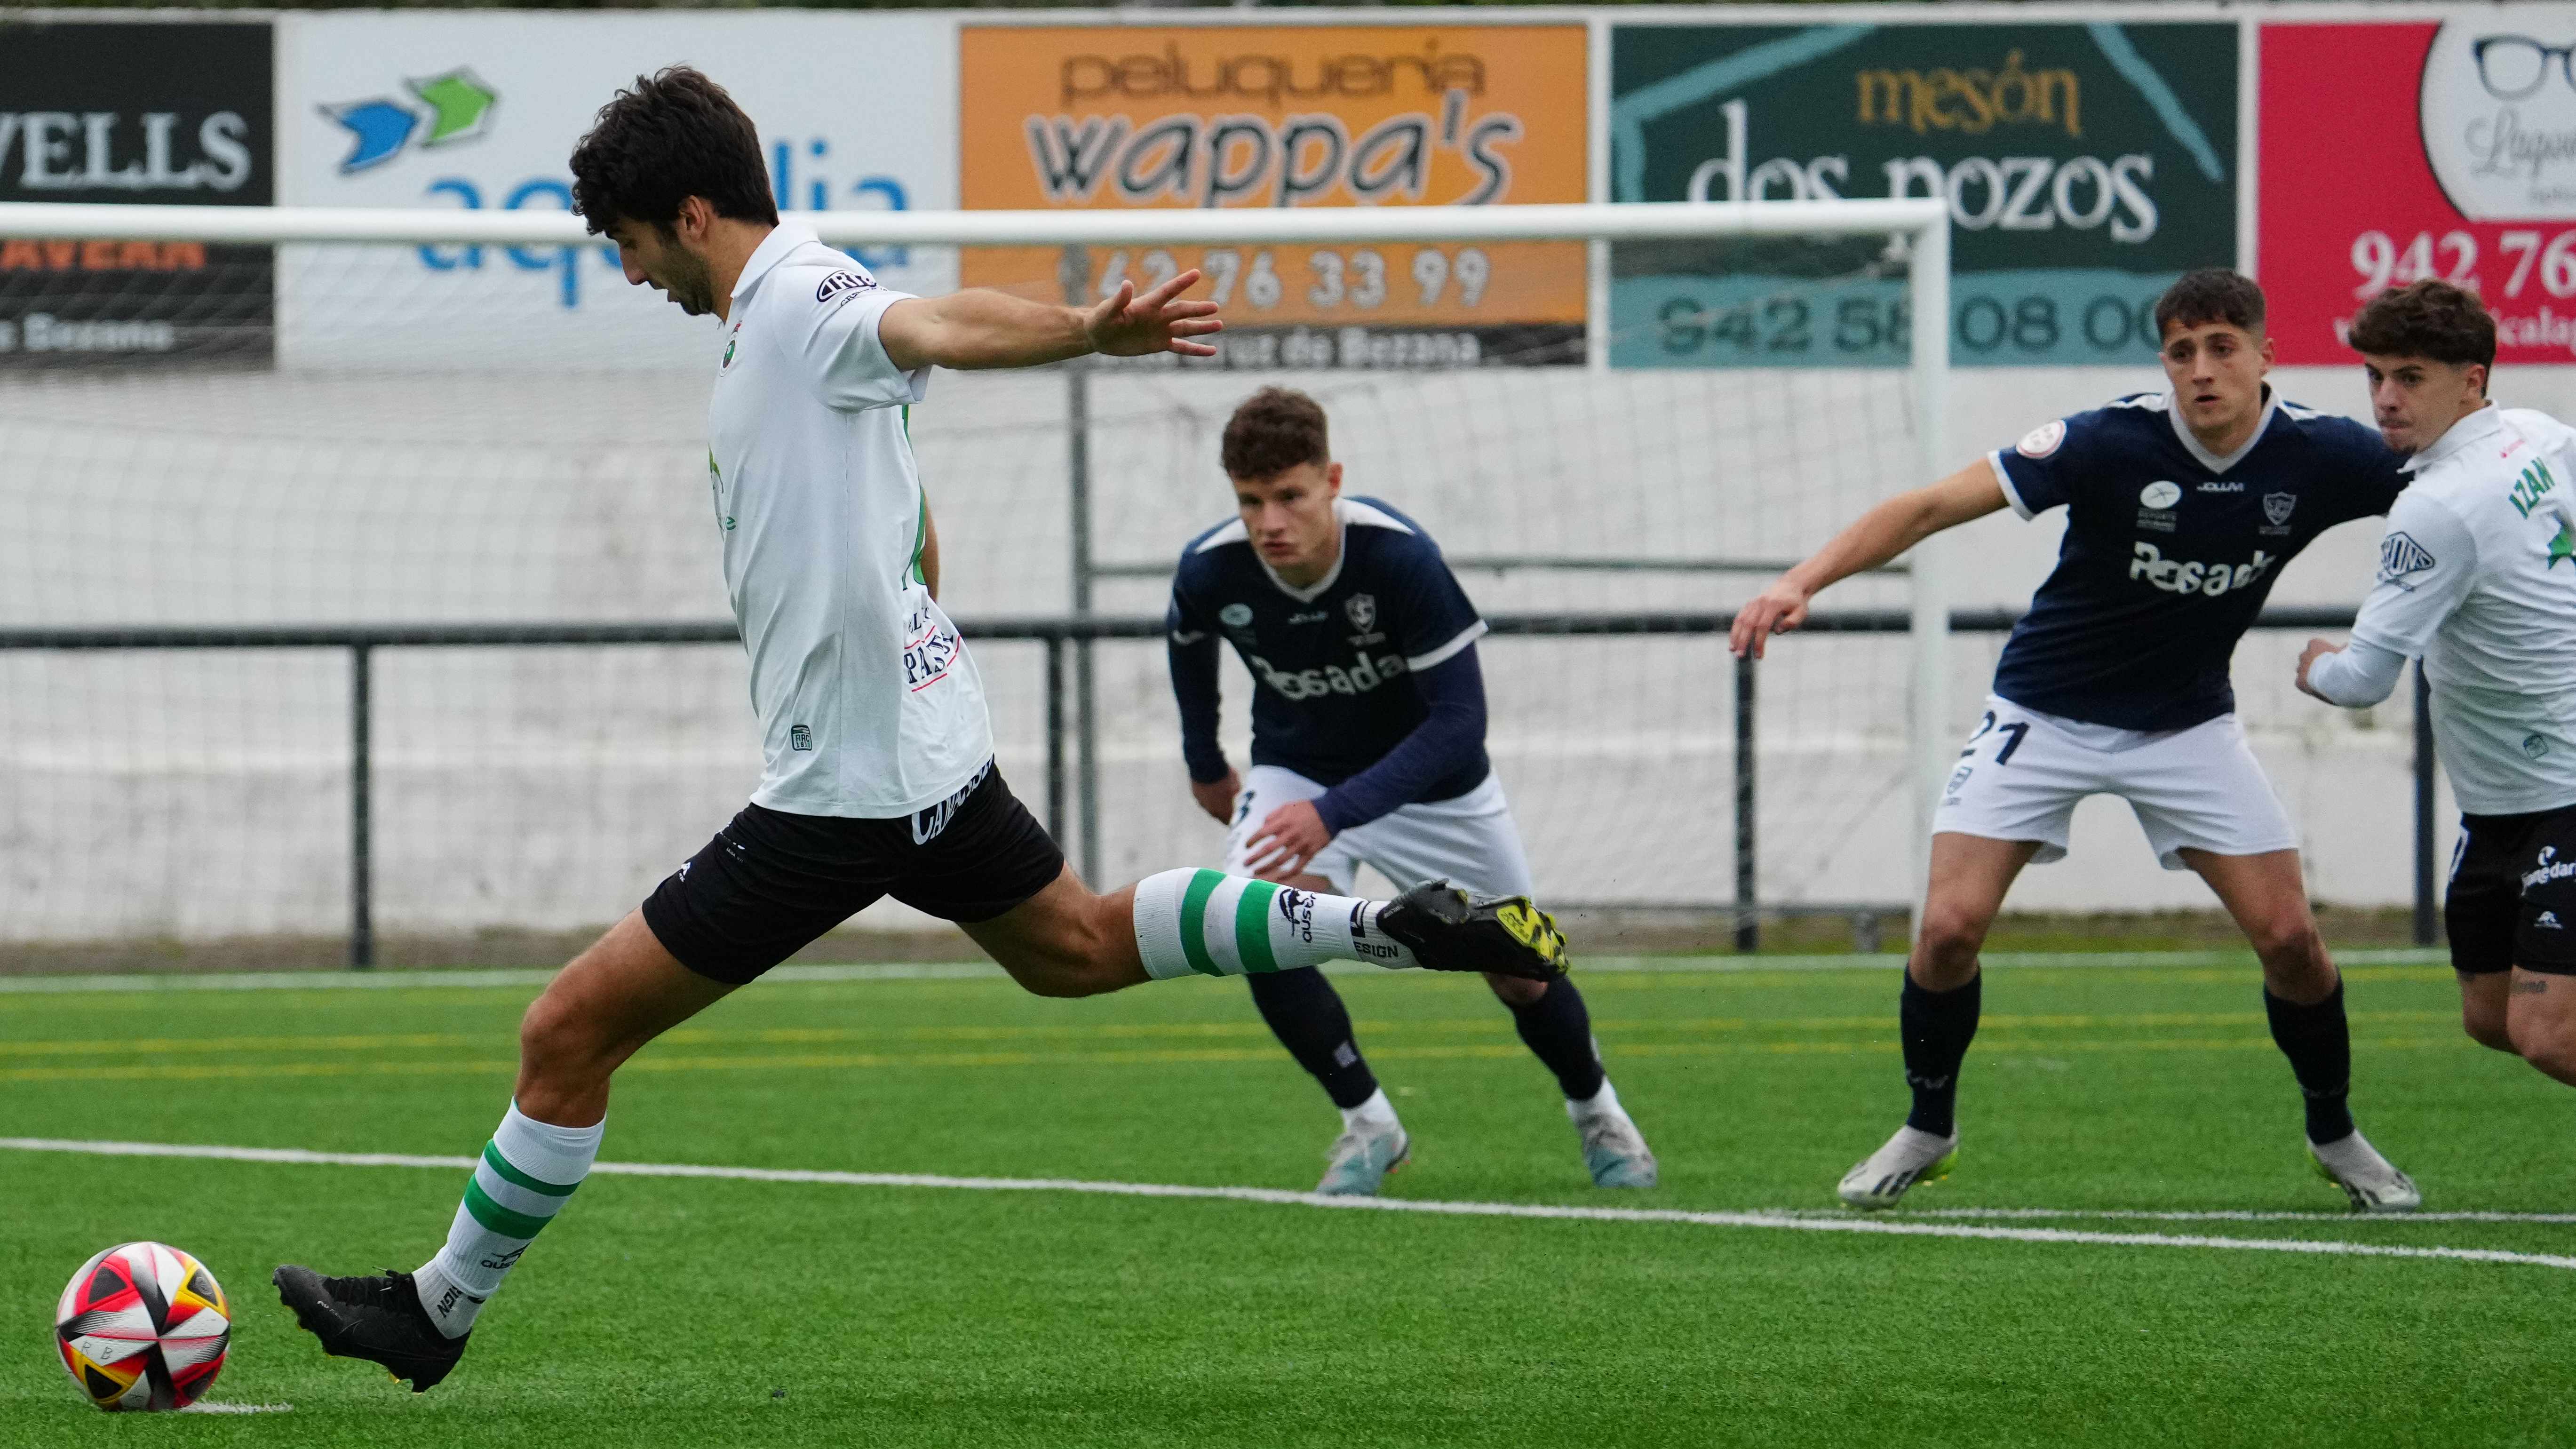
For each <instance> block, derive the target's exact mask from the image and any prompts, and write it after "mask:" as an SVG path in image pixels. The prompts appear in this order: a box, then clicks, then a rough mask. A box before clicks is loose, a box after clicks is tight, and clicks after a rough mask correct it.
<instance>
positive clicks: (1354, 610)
mask: <svg viewBox="0 0 2576 1449" xmlns="http://www.w3.org/2000/svg"><path fill="white" fill-rule="evenodd" d="M1342 612H1343V613H1345V614H1348V615H1350V616H1351V627H1352V628H1354V629H1357V630H1359V631H1360V632H1361V633H1363V634H1365V633H1367V632H1368V631H1369V630H1370V629H1371V628H1373V627H1374V626H1375V625H1376V624H1377V596H1376V595H1375V594H1353V595H1351V596H1350V597H1349V598H1348V599H1345V600H1343V601H1342Z"/></svg>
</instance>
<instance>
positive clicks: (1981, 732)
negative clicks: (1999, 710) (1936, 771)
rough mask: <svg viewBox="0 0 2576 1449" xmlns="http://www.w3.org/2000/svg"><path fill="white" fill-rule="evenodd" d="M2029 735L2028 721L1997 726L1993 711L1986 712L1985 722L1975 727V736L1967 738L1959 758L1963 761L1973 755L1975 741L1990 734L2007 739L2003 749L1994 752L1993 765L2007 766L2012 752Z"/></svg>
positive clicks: (2014, 721) (2010, 761)
mask: <svg viewBox="0 0 2576 1449" xmlns="http://www.w3.org/2000/svg"><path fill="white" fill-rule="evenodd" d="M2029 733H2030V722H2029V721H2028V720H2018V719H2017V720H2011V721H2008V722H2006V723H2003V724H1997V723H1996V722H1995V712H1994V711H1993V710H1987V711H1986V718H1985V722H1984V723H1982V724H1980V725H1978V726H1977V732H1976V733H1975V734H1972V735H1970V736H1968V747H1967V748H1966V749H1964V750H1961V751H1960V752H1959V758H1960V759H1963V760H1964V759H1966V758H1967V757H1968V756H1970V755H1973V754H1975V753H1976V752H1977V741H1979V740H1982V739H1984V738H1985V737H1986V736H1988V735H1990V734H2002V735H2006V736H2008V737H2009V738H2007V739H2006V740H2005V741H2004V742H2003V747H2002V748H2001V749H1998V750H1996V751H1995V763H1996V764H1998V765H2009V764H2011V763H2012V757H2013V751H2015V750H2018V749H2020V748H2021V742H2022V739H2023V738H2024V737H2025V736H2027V735H2028V734H2029Z"/></svg>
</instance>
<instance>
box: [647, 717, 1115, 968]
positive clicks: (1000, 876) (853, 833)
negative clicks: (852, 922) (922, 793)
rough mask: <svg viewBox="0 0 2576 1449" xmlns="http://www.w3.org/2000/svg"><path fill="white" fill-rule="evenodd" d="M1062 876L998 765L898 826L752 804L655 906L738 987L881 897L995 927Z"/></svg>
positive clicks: (665, 934) (689, 954)
mask: <svg viewBox="0 0 2576 1449" xmlns="http://www.w3.org/2000/svg"><path fill="white" fill-rule="evenodd" d="M1063 871H1064V852H1063V851H1061V850H1059V849H1057V848H1056V843H1055V841H1054V839H1053V838H1052V837H1050V836H1049V835H1048V834H1047V833H1046V829H1045V827H1043V826H1041V825H1039V824H1038V822H1037V820H1036V818H1035V817H1033V816H1031V815H1030V814H1029V812H1028V809H1027V807H1025V806H1023V805H1022V804H1020V801H1019V797H1017V796H1015V795H1013V794H1012V793H1011V787H1010V786H1008V785H1006V784H1004V783H1002V773H1001V771H1000V770H998V769H996V768H994V767H993V766H992V765H990V764H987V765H985V766H984V768H983V769H982V770H981V771H979V772H978V773H977V774H976V776H975V778H974V779H972V780H969V781H967V782H966V784H965V785H964V786H963V787H962V788H960V789H959V790H958V791H957V793H956V794H954V795H951V796H949V797H948V798H947V799H946V800H943V801H941V802H940V803H939V804H937V805H933V806H931V807H930V808H928V809H926V810H919V811H915V812H914V813H913V814H911V815H906V816H900V817H898V818H896V819H892V820H857V819H845V818H842V817H839V816H830V815H790V814H787V813H786V812H784V811H780V810H771V809H767V808H765V807H763V806H760V805H746V806H744V807H743V809H742V813H741V814H739V815H736V816H735V817H734V818H733V823H732V824H730V825H727V826H726V827H725V828H724V829H722V830H720V831H717V832H716V838H715V839H713V840H710V841H708V842H707V845H706V848H705V849H704V850H701V851H699V852H698V853H697V854H696V855H695V856H693V857H691V858H690V859H689V861H688V863H687V864H685V865H682V866H681V867H680V868H679V869H678V870H677V871H675V872H673V873H672V875H671V876H670V878H669V879H667V880H665V881H663V882H662V884H661V885H660V886H658V887H656V888H655V890H654V892H653V894H652V895H651V896H650V897H649V898H647V899H646V900H645V902H644V924H645V925H647V926H650V927H652V929H653V936H654V938H655V939H656V940H658V941H660V942H661V943H662V947H663V949H664V950H667V951H669V952H670V953H671V954H672V955H673V956H676V957H678V958H679V960H680V964H681V965H683V966H686V967H688V968H689V969H690V970H692V971H695V972H697V973H698V974H699V975H701V976H707V977H712V978H713V979H715V980H718V981H726V982H731V983H732V984H734V985H736V986H739V985H742V984H743V983H745V982H748V981H750V980H752V979H754V978H755V977H757V976H759V975H760V974H761V973H762V972H764V971H767V970H768V969H769V968H770V967H772V966H775V965H777V964H778V963H779V962H781V961H784V960H786V959H787V958H788V957H790V956H793V955H795V954H796V953H797V952H798V951H799V950H801V949H803V948H804V947H805V946H806V945H807V944H809V943H811V942H812V941H813V940H814V939H815V938H816V937H818V936H820V935H822V934H823V933H824V932H826V931H829V930H831V929H832V928H833V927H834V926H837V925H839V924H841V923H842V922H843V921H846V920H848V919H849V918H850V917H852V916H855V915H857V914H858V913H859V912H860V911H863V910H865V909H867V908H868V907H869V906H870V905H873V904H875V903H876V901H877V900H878V899H879V898H880V897H883V896H892V897H894V898H895V899H896V900H899V901H901V902H903V903H904V904H905V905H908V906H911V907H913V908H914V909H916V910H920V911H924V912H927V913H928V914H930V915H934V916H938V917H940V918H941V919H943V920H949V921H962V922H974V921H989V920H991V919H992V918H994V917H995V916H998V915H1001V914H1003V913H1004V912H1006V911H1008V910H1010V909H1011V908H1012V907H1014V906H1017V905H1019V904H1020V903H1021V902H1023V901H1025V900H1027V899H1029V898H1030V897H1031V896H1034V895H1036V894H1037V893H1038V892H1040V891H1042V890H1044V889H1046V888H1047V886H1048V885H1049V884H1050V883H1052V882H1053V881H1054V880H1055V878H1056V877H1057V876H1058V875H1060V874H1062V873H1063Z"/></svg>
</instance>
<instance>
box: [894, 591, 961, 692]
mask: <svg viewBox="0 0 2576 1449" xmlns="http://www.w3.org/2000/svg"><path fill="white" fill-rule="evenodd" d="M910 633H911V637H910V638H909V639H907V640H906V641H905V643H904V646H903V685H904V688H906V689H908V690H910V691H911V692H913V693H914V694H919V693H921V692H922V691H923V690H925V689H928V688H929V687H930V686H932V685H934V684H937V683H938V682H939V681H941V680H943V679H946V678H947V677H948V672H949V671H950V670H952V669H954V668H956V667H957V661H958V660H959V659H960V658H962V657H964V655H965V653H966V646H965V645H963V644H960V643H958V642H957V631H956V630H954V629H952V628H950V627H949V626H948V623H947V621H946V620H944V619H941V618H939V617H937V616H936V615H934V614H932V613H931V612H930V611H929V610H927V609H923V610H920V611H918V612H916V613H915V614H914V615H913V616H912V627H911V630H910Z"/></svg>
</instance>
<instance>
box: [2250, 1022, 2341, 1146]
mask: <svg viewBox="0 0 2576 1449" xmlns="http://www.w3.org/2000/svg"><path fill="white" fill-rule="evenodd" d="M2263 1014H2264V1015H2265V1016H2267V1017H2269V1018H2271V1021H2272V1041H2273V1044H2274V1045H2276V1046H2278V1047H2280V1049H2281V1055H2283V1056H2285V1057H2288V1058H2289V1059H2290V1072H2291V1075H2293V1076H2295V1077H2297V1078H2298V1079H2299V1095H2300V1096H2302V1097H2304V1098H2306V1099H2307V1106H2308V1140H2309V1141H2310V1142H2314V1143H2316V1144H2317V1145H2318V1146H2321V1147H2322V1146H2324V1145H2325V1144H2326V1143H2329V1142H2340V1141H2342V1140H2343V1139H2345V1138H2347V1137H2350V1136H2351V1135H2352V1108H2351V1105H2350V1101H2351V1094H2352V1028H2351V1027H2350V1026H2348V1025H2347V1024H2346V1023H2345V1021H2344V1016H2343V983H2342V982H2340V981H2337V982H2336V983H2335V989H2334V994H2333V995H2332V996H2329V997H2327V998H2326V999H2325V1000H2323V1001H2320V1002H2318V1003H2317V1004H2316V1005H2314V1006H2300V1005H2298V1004H2297V1003H2295V1002H2289V1001H2283V1000H2282V999H2281V998H2279V997H2277V996H2274V995H2273V994H2272V992H2271V988H2269V987H2266V988H2264V991H2263Z"/></svg>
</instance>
